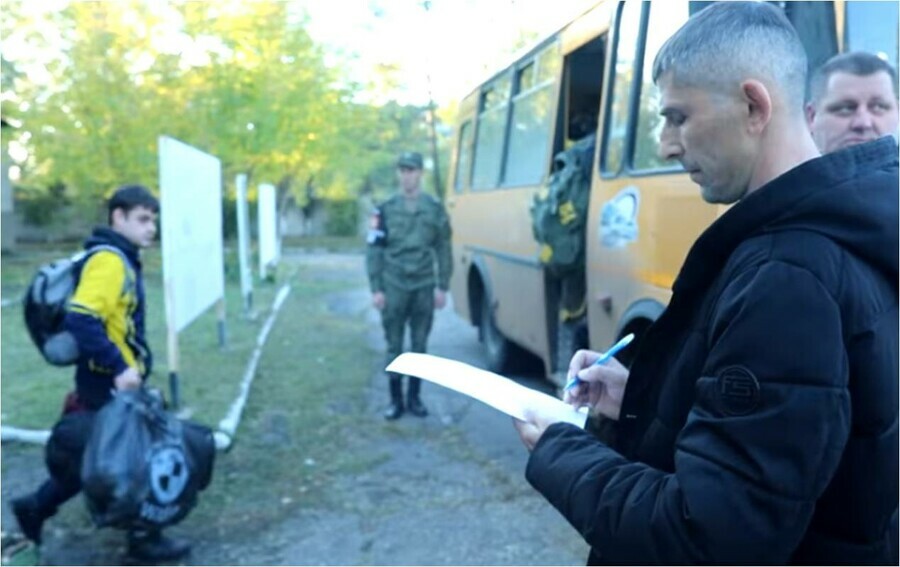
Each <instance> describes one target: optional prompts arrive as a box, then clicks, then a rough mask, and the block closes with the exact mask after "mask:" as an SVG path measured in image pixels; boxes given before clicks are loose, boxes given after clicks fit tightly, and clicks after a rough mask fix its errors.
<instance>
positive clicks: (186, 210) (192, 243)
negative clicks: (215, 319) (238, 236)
mask: <svg viewBox="0 0 900 567" xmlns="http://www.w3.org/2000/svg"><path fill="white" fill-rule="evenodd" d="M159 188H160V194H161V197H162V198H161V200H160V201H161V202H160V221H161V224H162V256H163V281H164V283H165V288H166V290H165V291H166V315H167V319H168V325H169V329H170V330H174V331H175V332H178V331H181V330H182V329H184V328H185V327H187V326H188V325H189V324H190V322H191V321H193V320H194V319H196V318H197V316H198V315H200V314H201V313H203V312H204V311H206V310H207V309H208V308H209V307H210V306H211V305H213V304H214V303H215V302H216V301H217V300H219V299H221V298H222V297H224V295H225V274H224V266H225V264H224V257H223V253H222V166H221V163H220V162H219V160H218V159H217V158H215V157H213V156H211V155H209V154H206V153H203V152H201V151H200V150H198V149H196V148H193V147H191V146H189V145H187V144H185V143H183V142H179V141H178V140H175V139H173V138H168V137H166V136H161V137H160V138H159Z"/></svg>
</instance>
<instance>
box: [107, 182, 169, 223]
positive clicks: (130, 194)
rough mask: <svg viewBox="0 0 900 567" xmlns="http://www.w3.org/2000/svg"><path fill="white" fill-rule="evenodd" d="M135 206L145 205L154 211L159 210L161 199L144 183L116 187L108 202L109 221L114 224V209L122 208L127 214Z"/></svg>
mask: <svg viewBox="0 0 900 567" xmlns="http://www.w3.org/2000/svg"><path fill="white" fill-rule="evenodd" d="M135 207H144V208H145V209H150V210H151V211H153V212H154V213H158V212H159V201H158V200H157V199H156V197H154V196H153V193H151V192H150V190H149V189H147V188H146V187H144V186H143V185H123V186H122V187H119V188H118V189H116V192H115V193H113V194H112V197H110V198H109V202H108V203H107V210H108V219H107V220H108V222H109V224H112V218H113V211H115V210H116V209H122V211H123V212H124V213H125V214H128V213H129V212H131V209H133V208H135Z"/></svg>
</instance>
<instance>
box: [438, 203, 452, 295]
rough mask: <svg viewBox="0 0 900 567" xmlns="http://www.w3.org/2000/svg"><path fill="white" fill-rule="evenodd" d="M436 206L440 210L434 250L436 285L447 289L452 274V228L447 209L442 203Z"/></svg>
mask: <svg viewBox="0 0 900 567" xmlns="http://www.w3.org/2000/svg"><path fill="white" fill-rule="evenodd" d="M438 207H439V210H440V213H439V216H438V237H437V242H436V245H435V250H434V251H435V255H436V256H437V265H438V278H437V286H438V288H440V289H441V290H443V291H447V290H448V289H449V288H450V276H452V275H453V249H452V242H451V241H452V230H451V228H450V218H449V217H448V216H447V211H446V210H445V209H444V207H443V205H440V204H439V205H438Z"/></svg>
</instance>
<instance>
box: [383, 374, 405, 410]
mask: <svg viewBox="0 0 900 567" xmlns="http://www.w3.org/2000/svg"><path fill="white" fill-rule="evenodd" d="M390 380H391V405H389V406H388V408H387V409H386V410H384V419H387V420H394V419H397V418H398V417H400V416H401V415H403V383H402V382H401V378H400V377H399V376H394V375H391V378H390Z"/></svg>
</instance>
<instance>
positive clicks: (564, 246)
mask: <svg viewBox="0 0 900 567" xmlns="http://www.w3.org/2000/svg"><path fill="white" fill-rule="evenodd" d="M595 139H596V138H595V136H593V135H591V136H588V137H587V138H584V139H582V140H579V141H578V142H577V143H576V144H575V145H574V146H572V147H571V148H569V149H568V150H565V151H562V152H560V153H558V154H556V157H555V158H553V173H552V174H551V175H550V180H549V181H548V183H547V187H545V188H544V189H543V190H542V191H540V192H539V193H537V194H535V196H534V199H533V200H532V203H531V229H532V232H533V233H534V239H535V240H536V241H537V242H538V244H540V246H541V251H540V256H539V258H540V261H541V264H543V265H544V266H545V267H546V268H547V269H548V270H549V271H550V273H551V274H553V275H554V276H556V277H563V276H565V275H567V274H569V273H570V272H572V271H574V270H575V269H576V268H578V267H579V266H581V265H583V264H584V226H585V224H586V222H587V212H588V211H587V209H588V197H589V195H590V190H591V164H592V163H593V159H594V143H595Z"/></svg>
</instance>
